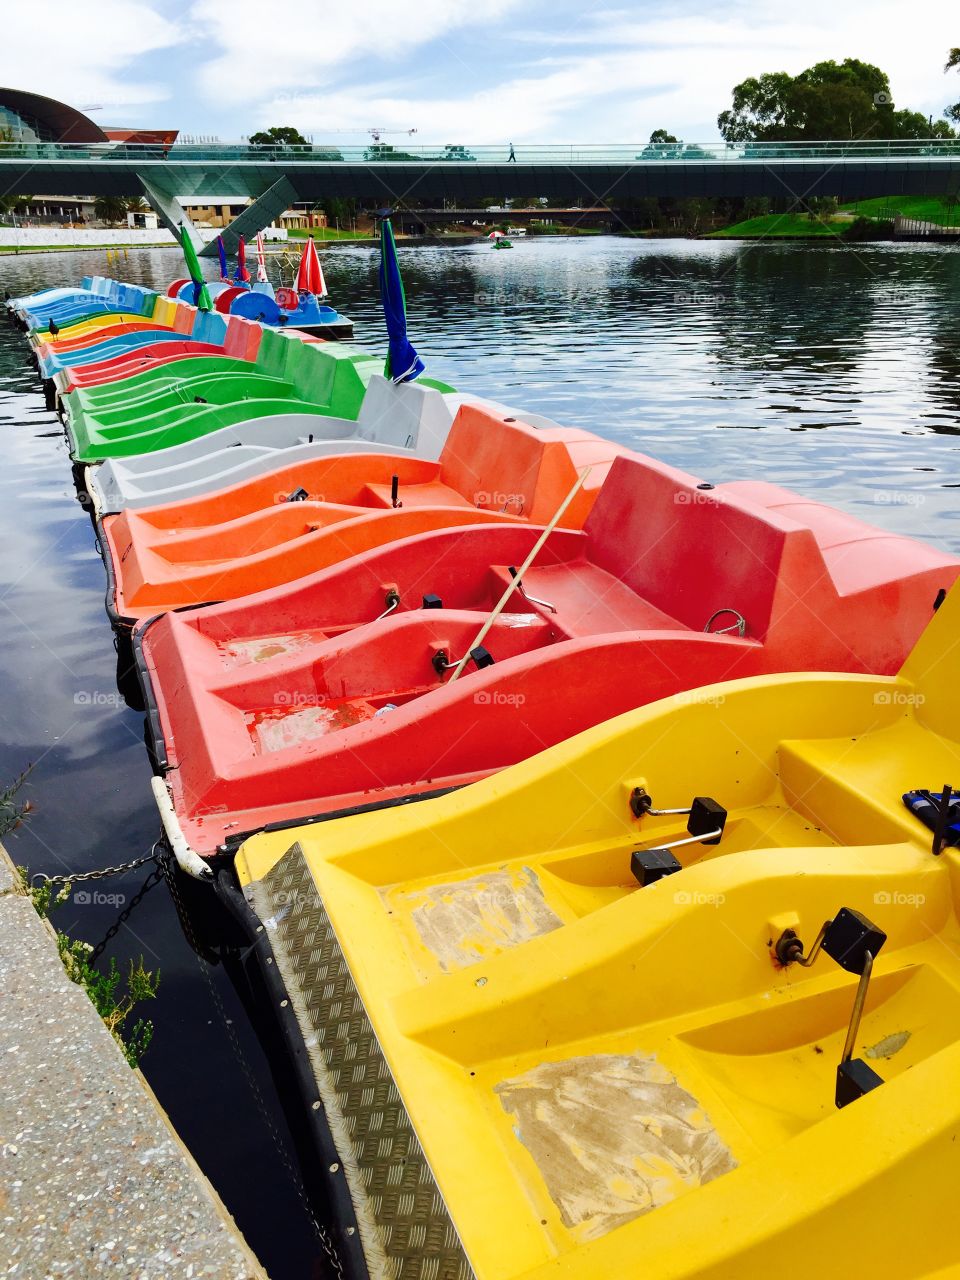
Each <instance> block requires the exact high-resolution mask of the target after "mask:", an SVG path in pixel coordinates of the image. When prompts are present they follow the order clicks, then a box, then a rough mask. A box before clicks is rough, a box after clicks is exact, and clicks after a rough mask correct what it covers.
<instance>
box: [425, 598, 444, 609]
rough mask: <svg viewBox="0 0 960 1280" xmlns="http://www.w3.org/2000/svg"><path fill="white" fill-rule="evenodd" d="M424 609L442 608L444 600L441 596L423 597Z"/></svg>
mask: <svg viewBox="0 0 960 1280" xmlns="http://www.w3.org/2000/svg"><path fill="white" fill-rule="evenodd" d="M420 607H421V608H422V609H442V608H443V601H442V600H441V599H440V597H439V596H434V595H429V596H424V597H423V604H422V605H421V606H420Z"/></svg>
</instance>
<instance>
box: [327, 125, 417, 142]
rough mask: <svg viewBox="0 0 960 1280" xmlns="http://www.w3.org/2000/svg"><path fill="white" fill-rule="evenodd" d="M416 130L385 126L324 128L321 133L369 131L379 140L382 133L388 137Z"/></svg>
mask: <svg viewBox="0 0 960 1280" xmlns="http://www.w3.org/2000/svg"><path fill="white" fill-rule="evenodd" d="M417 132H418V130H417V129H386V128H379V127H374V128H370V129H324V131H323V134H324V137H326V135H327V134H328V133H330V134H333V133H340V134H349V135H350V136H352V137H355V136H356V135H357V134H358V133H369V135H370V137H371V138H372V139H373V140H374V142H379V141H380V139H381V138H382V137H384V135H386V136H387V137H390V136H391V135H392V134H398V133H402V134H406V135H407V136H410V135H412V134H414V133H417ZM310 141H311V142H312V141H313V134H312V133H311V134H310Z"/></svg>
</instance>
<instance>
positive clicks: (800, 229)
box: [705, 213, 852, 240]
mask: <svg viewBox="0 0 960 1280" xmlns="http://www.w3.org/2000/svg"><path fill="white" fill-rule="evenodd" d="M851 225H852V221H851V219H850V217H849V216H848V217H845V218H843V217H831V218H814V217H811V215H810V214H808V213H765V214H761V216H760V217H758V218H747V219H745V220H744V221H743V222H736V223H734V225H733V226H731V227H722V228H721V229H720V230H719V231H711V232H709V233H708V235H707V236H706V237H705V238H706V239H708V240H769V239H784V240H806V239H809V238H811V237H813V238H815V239H818V240H819V239H825V238H833V239H836V238H837V236H841V235H843V233H844V232H845V231H847V230H849V228H850V227H851Z"/></svg>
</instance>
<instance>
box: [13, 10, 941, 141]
mask: <svg viewBox="0 0 960 1280" xmlns="http://www.w3.org/2000/svg"><path fill="white" fill-rule="evenodd" d="M42 8H43V21H42V22H37V21H36V16H35V13H36V11H35V10H34V8H33V6H32V5H27V4H23V3H17V4H15V5H9V6H5V13H4V40H3V44H2V48H0V84H3V85H6V86H9V87H12V88H17V89H28V90H32V91H34V92H37V93H44V94H48V95H49V96H51V97H55V98H59V99H60V100H62V101H66V102H69V103H71V104H72V105H73V106H76V107H79V108H81V109H85V110H88V111H89V113H90V114H91V116H92V117H93V119H95V120H96V121H98V123H100V124H101V125H138V126H141V127H144V128H147V127H156V128H179V129H180V130H181V132H183V133H185V134H189V135H194V136H202V137H205V138H206V137H217V138H220V139H221V140H222V141H224V142H228V141H236V140H239V139H241V138H243V137H245V136H247V135H249V134H250V133H252V132H254V131H255V130H257V129H261V128H264V127H266V126H269V125H294V126H296V127H297V128H298V129H300V130H301V132H302V133H304V134H305V135H307V136H308V137H310V138H312V139H313V140H314V141H317V142H321V141H325V140H327V139H329V140H331V141H332V142H334V143H337V142H339V143H340V144H341V145H343V144H347V143H349V142H351V141H353V140H358V139H361V138H363V136H364V131H365V130H367V129H368V128H371V127H375V126H376V127H382V128H384V129H385V130H388V131H396V137H395V141H399V139H400V137H401V131H405V130H408V129H416V131H417V135H418V136H417V137H416V138H412V139H411V142H415V143H416V144H418V145H429V144H432V143H441V144H447V143H460V144H463V145H469V144H471V143H475V144H481V143H498V142H503V141H506V140H509V141H514V142H516V143H522V142H524V141H539V142H607V143H612V142H628V143H632V142H640V141H644V140H646V138H648V137H649V135H650V133H651V131H652V130H653V129H657V128H664V129H667V130H668V131H669V132H671V133H673V134H675V135H677V136H678V137H681V138H683V139H684V140H686V141H692V142H710V141H715V140H717V139H718V137H719V135H718V133H717V124H716V118H717V114H718V112H720V111H721V110H723V109H724V108H725V107H728V106H729V105H730V93H731V89H732V87H733V86H734V85H735V84H736V83H738V82H739V81H740V80H742V79H743V78H744V77H746V76H748V75H758V74H760V73H762V72H764V71H780V70H783V71H788V72H790V73H792V74H796V73H797V72H799V71H801V70H803V68H804V67H807V66H809V65H810V64H811V63H813V62H817V61H821V60H823V59H827V58H835V59H837V60H841V59H843V58H845V57H857V58H861V59H863V60H864V61H867V62H873V63H876V64H877V65H878V66H880V67H882V68H883V69H884V70H885V71H886V72H887V73H888V75H889V77H890V82H891V88H892V91H893V97H894V101H895V103H896V105H897V106H901V107H910V108H911V109H913V110H917V111H923V112H924V114H927V115H930V114H933V115H934V116H936V117H939V116H940V115H941V113H942V111H943V108H944V107H945V106H946V105H947V103H949V102H955V101H956V100H957V98H958V97H960V75H958V74H957V73H956V72H953V73H951V75H950V76H946V75H944V74H943V64H944V62H945V60H946V57H947V51H948V48H949V47H950V46H951V45H955V44H957V43H958V42H960V19H958V18H957V16H956V14H957V9H956V3H955V0H950V2H949V4H948V3H947V0H928V2H927V3H924V4H923V5H922V6H920V7H919V8H918V10H917V20H916V21H912V20H911V10H910V8H909V7H908V6H906V5H905V4H904V3H903V0H896V2H891V0H806V3H805V4H804V5H802V6H793V5H785V4H784V3H783V0H751V2H750V3H746V2H743V3H741V2H739V0H726V3H725V4H723V5H722V6H720V5H716V4H707V3H705V0H672V2H671V3H661V2H658V0H654V2H651V3H635V4H633V5H625V6H618V7H612V6H611V5H610V4H609V3H604V0H595V2H594V3H590V2H589V0H583V2H582V3H571V0H482V2H481V3H475V4H473V5H467V4H464V3H463V0H459V2H458V0H415V3H414V4H410V3H407V4H401V3H398V0H361V2H360V3H353V4H351V3H346V4H336V3H334V0H323V3H320V0H298V3H297V4H295V5H283V6H281V5H278V6H277V9H276V10H275V11H272V10H271V6H270V5H269V4H267V3H265V2H264V0H43V6H42ZM272 12H276V14H277V15H279V16H278V17H276V18H275V17H273V16H272ZM97 106H99V107H100V108H101V109H100V110H94V108H95V107H97ZM388 136H389V135H388V134H385V135H384V137H385V139H386V138H387V137H388Z"/></svg>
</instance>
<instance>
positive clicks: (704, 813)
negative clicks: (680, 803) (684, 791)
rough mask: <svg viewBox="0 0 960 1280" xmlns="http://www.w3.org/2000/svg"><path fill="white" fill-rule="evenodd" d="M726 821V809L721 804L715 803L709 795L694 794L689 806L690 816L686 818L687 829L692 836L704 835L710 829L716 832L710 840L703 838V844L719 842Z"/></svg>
mask: <svg viewBox="0 0 960 1280" xmlns="http://www.w3.org/2000/svg"><path fill="white" fill-rule="evenodd" d="M726 822H727V811H726V809H724V807H723V805H720V804H717V802H716V800H712V799H711V798H710V796H696V797H695V798H694V801H693V804H692V805H691V806H690V817H689V818H688V819H687V830H688V831H689V832H690V834H691V835H692V836H705V835H707V834H708V832H710V831H716V832H718V834H717V835H716V836H714V837H713V839H712V840H704V841H703V842H702V843H703V844H719V843H720V836H722V835H723V828H724V827H725V826H726Z"/></svg>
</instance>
